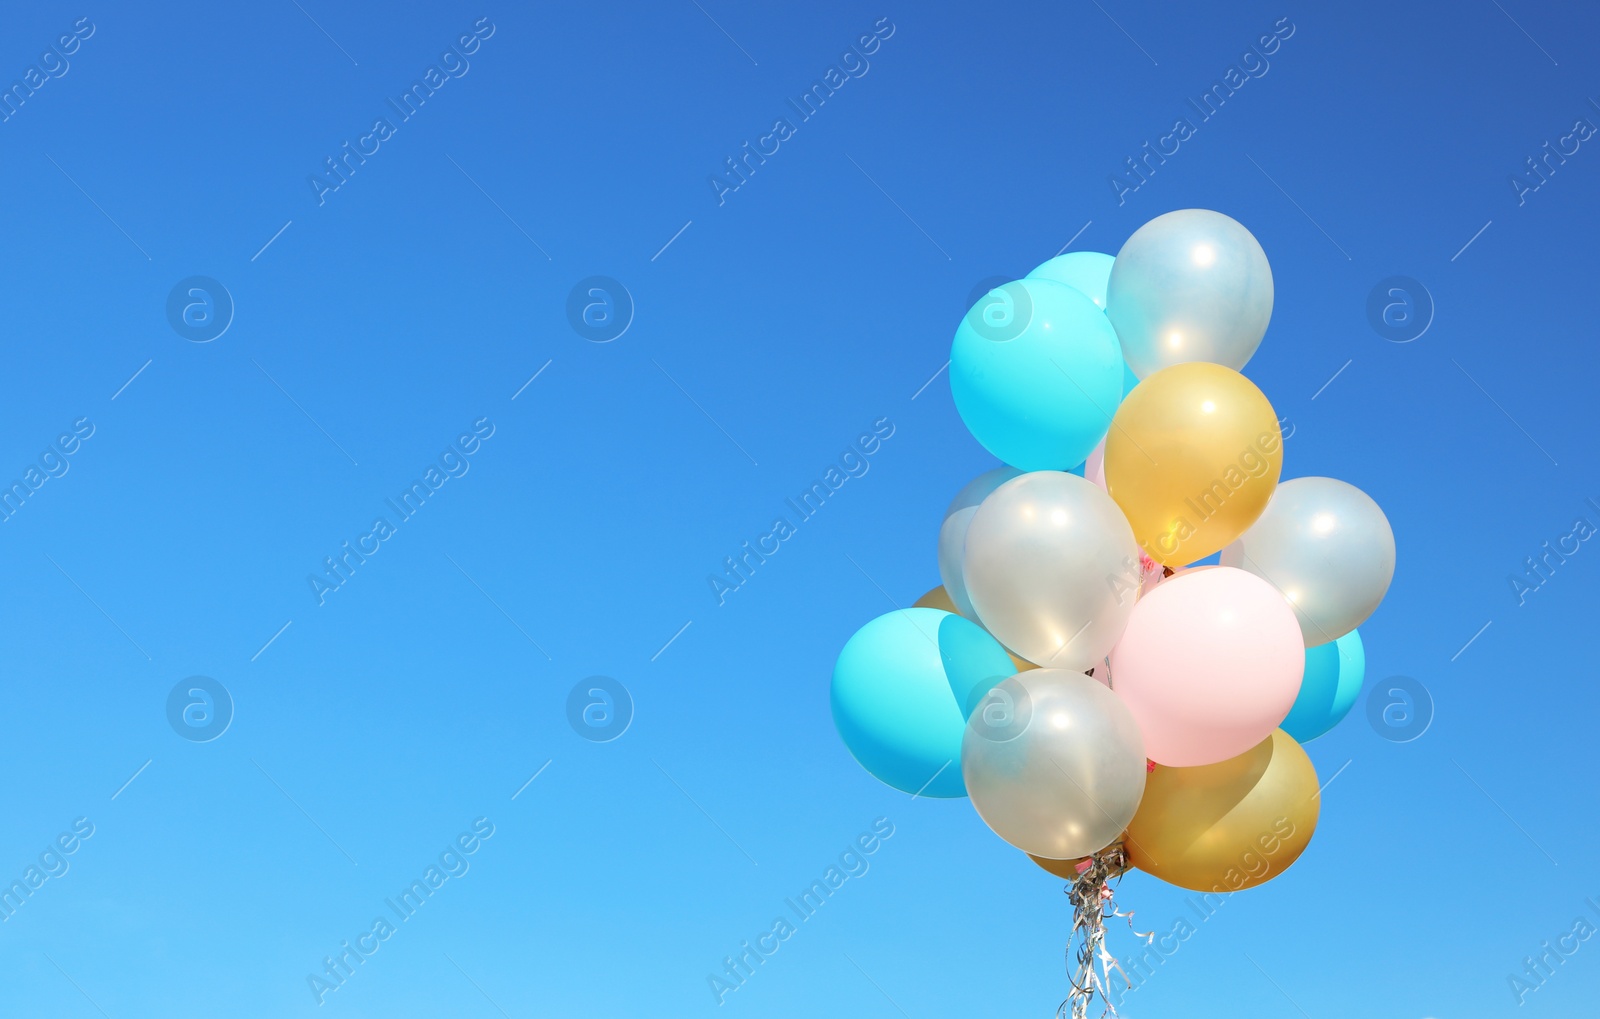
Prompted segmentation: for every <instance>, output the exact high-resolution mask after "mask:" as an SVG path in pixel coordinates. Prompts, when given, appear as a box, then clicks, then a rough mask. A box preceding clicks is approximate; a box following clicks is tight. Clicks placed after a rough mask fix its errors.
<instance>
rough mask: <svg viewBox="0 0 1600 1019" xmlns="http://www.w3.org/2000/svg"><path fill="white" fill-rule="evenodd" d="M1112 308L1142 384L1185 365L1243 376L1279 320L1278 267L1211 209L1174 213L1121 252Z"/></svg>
mask: <svg viewBox="0 0 1600 1019" xmlns="http://www.w3.org/2000/svg"><path fill="white" fill-rule="evenodd" d="M1105 308H1106V316H1107V317H1108V318H1109V319H1110V320H1111V324H1112V325H1113V326H1115V327H1116V330H1117V338H1118V339H1119V340H1121V342H1122V356H1123V357H1124V358H1125V359H1126V360H1127V362H1128V365H1129V366H1130V367H1131V368H1133V370H1134V372H1135V373H1136V374H1137V375H1138V376H1139V377H1140V378H1141V379H1147V378H1149V377H1150V376H1151V375H1153V374H1155V373H1156V372H1158V371H1160V370H1161V369H1162V368H1166V367H1169V366H1171V365H1175V364H1182V363H1183V362H1185V361H1210V362H1212V363H1214V364H1220V365H1225V366H1226V367H1229V368H1232V369H1233V370H1234V371H1238V370H1239V369H1241V368H1243V367H1244V366H1245V362H1247V361H1249V360H1250V355H1252V354H1254V353H1255V352H1256V348H1257V347H1259V346H1260V345H1261V337H1262V336H1263V335H1265V333H1266V331H1267V320H1268V319H1269V318H1271V317H1272V268H1271V267H1270V266H1268V265H1267V255H1266V252H1264V251H1262V250H1261V245H1260V244H1258V243H1257V242H1256V239H1255V237H1253V236H1251V234H1250V231H1248V230H1246V229H1245V228H1244V227H1243V226H1241V225H1240V224H1239V223H1238V222H1236V221H1235V220H1233V219H1230V218H1228V217H1227V216H1224V215H1223V214H1222V213H1220V212H1211V211H1209V210H1207V209H1183V210H1180V211H1178V212H1169V213H1167V214H1166V215H1164V216H1157V217H1156V218H1155V219H1152V220H1151V221H1150V222H1148V223H1146V224H1145V225H1144V226H1142V227H1140V228H1139V229H1138V230H1135V231H1134V234H1133V236H1132V237H1129V238H1128V242H1127V243H1126V244H1124V245H1123V246H1122V250H1121V251H1119V252H1117V257H1116V261H1115V263H1114V264H1113V266H1112V269H1111V279H1110V281H1109V283H1108V284H1107V287H1106V304H1105Z"/></svg>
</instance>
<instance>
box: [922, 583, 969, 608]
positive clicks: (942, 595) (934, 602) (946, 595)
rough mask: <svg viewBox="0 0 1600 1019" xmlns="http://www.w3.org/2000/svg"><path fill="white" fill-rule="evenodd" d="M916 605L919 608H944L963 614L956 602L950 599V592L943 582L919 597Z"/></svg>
mask: <svg viewBox="0 0 1600 1019" xmlns="http://www.w3.org/2000/svg"><path fill="white" fill-rule="evenodd" d="M915 607H916V608H919V609H943V610H944V611H946V612H954V613H955V614H956V615H958V616H959V615H961V610H960V609H958V608H956V603H955V602H953V601H951V600H950V592H949V591H946V590H945V589H944V585H943V584H940V585H939V586H938V587H936V588H934V589H933V590H932V591H929V592H928V593H927V594H925V595H923V596H922V597H921V598H918V599H917V603H916V606H915Z"/></svg>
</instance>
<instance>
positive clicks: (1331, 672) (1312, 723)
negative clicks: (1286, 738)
mask: <svg viewBox="0 0 1600 1019" xmlns="http://www.w3.org/2000/svg"><path fill="white" fill-rule="evenodd" d="M1366 673H1367V652H1366V649H1365V648H1363V647H1362V646H1361V635H1360V634H1358V633H1357V632H1356V631H1354V630H1351V631H1350V632H1349V633H1347V634H1345V635H1344V636H1343V637H1340V638H1339V639H1338V640H1335V641H1330V642H1329V643H1326V644H1318V645H1317V646H1316V647H1311V648H1306V674H1305V678H1304V679H1303V680H1301V682H1300V696H1298V697H1296V698H1295V700H1294V707H1292V708H1290V709H1289V717H1287V718H1285V719H1284V720H1283V723H1282V724H1281V725H1279V726H1278V728H1280V729H1282V730H1283V731H1284V732H1286V733H1288V734H1289V735H1290V736H1293V737H1294V739H1295V742H1296V743H1306V742H1308V741H1310V740H1314V739H1316V738H1317V737H1318V736H1321V735H1322V734H1323V733H1325V732H1327V731H1328V730H1329V729H1332V728H1333V727H1334V726H1336V725H1338V724H1339V720H1340V719H1342V718H1344V716H1345V715H1347V714H1349V713H1350V708H1351V706H1353V705H1354V704H1355V702H1356V698H1357V697H1358V696H1360V694H1361V681H1362V679H1364V678H1365V677H1366Z"/></svg>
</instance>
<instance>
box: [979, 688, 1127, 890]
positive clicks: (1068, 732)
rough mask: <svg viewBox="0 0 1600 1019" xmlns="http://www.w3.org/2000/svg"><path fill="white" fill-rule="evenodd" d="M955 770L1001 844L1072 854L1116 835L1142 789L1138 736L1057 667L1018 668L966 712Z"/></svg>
mask: <svg viewBox="0 0 1600 1019" xmlns="http://www.w3.org/2000/svg"><path fill="white" fill-rule="evenodd" d="M961 776H962V779H963V780H964V781H965V783H966V787H967V795H969V796H970V797H971V798H972V805H973V807H975V808H976V809H977V811H978V816H979V817H982V818H983V820H984V823H985V824H987V825H988V826H989V827H990V828H992V829H994V833H995V834H996V835H999V836H1000V837H1001V838H1003V839H1005V840H1006V841H1007V842H1009V843H1011V844H1012V845H1013V846H1016V847H1017V848H1018V849H1021V850H1022V851H1023V852H1027V853H1032V854H1033V855H1034V856H1040V857H1044V858H1045V859H1049V860H1070V859H1073V858H1075V857H1079V856H1087V855H1089V854H1090V853H1094V852H1098V851H1100V850H1101V849H1104V848H1105V847H1106V846H1108V845H1110V844H1111V843H1112V842H1114V841H1116V839H1117V837H1118V836H1120V835H1121V834H1122V832H1123V831H1124V830H1125V829H1126V828H1127V827H1128V823H1129V822H1130V821H1132V820H1133V815H1134V813H1135V812H1136V811H1137V810H1138V809H1139V800H1140V799H1141V798H1143V796H1144V782H1145V756H1144V738H1143V736H1141V735H1140V733H1139V725H1138V723H1137V722H1135V721H1134V718H1133V715H1132V714H1131V713H1130V712H1129V711H1128V709H1127V708H1126V707H1125V706H1124V705H1123V703H1122V701H1121V699H1120V698H1118V697H1117V695H1116V694H1115V693H1113V692H1111V690H1109V689H1107V688H1106V687H1105V686H1104V685H1102V684H1100V683H1097V682H1095V681H1094V680H1092V679H1090V678H1089V677H1088V676H1085V675H1083V674H1082V673H1078V672H1069V671H1066V670H1064V669H1032V670H1029V671H1028V672H1020V673H1018V674H1017V675H1015V676H1012V677H1011V678H1010V679H1007V680H1004V681H1002V682H1001V683H1000V684H999V685H997V686H995V687H993V688H991V689H990V690H989V692H988V693H987V694H986V695H985V696H984V699H983V701H982V702H980V703H979V705H978V707H977V709H976V710H975V711H973V713H972V714H971V716H969V717H968V719H967V731H966V733H965V735H963V737H962V739H961Z"/></svg>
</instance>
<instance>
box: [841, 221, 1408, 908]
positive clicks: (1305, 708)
mask: <svg viewBox="0 0 1600 1019" xmlns="http://www.w3.org/2000/svg"><path fill="white" fill-rule="evenodd" d="M1272 298H1273V287H1272V271H1271V269H1270V268H1269V266H1268V265H1267V258H1266V255H1265V253H1264V252H1263V251H1262V250H1261V245H1260V244H1259V243H1257V241H1256V239H1255V237H1254V236H1252V235H1251V233H1250V232H1249V231H1248V230H1246V229H1245V228H1244V227H1243V226H1242V225H1240V224H1239V223H1237V222H1236V221H1234V220H1233V219H1231V218H1229V217H1227V216H1224V215H1222V214H1221V213H1217V212H1210V211H1207V210H1203V209H1187V210H1182V211H1178V212H1170V213H1167V214H1166V215H1163V216H1160V217H1157V218H1156V219H1154V220H1151V221H1150V222H1149V223H1146V224H1145V225H1144V226H1142V227H1140V228H1139V229H1138V231H1136V232H1135V233H1134V234H1133V236H1132V237H1130V238H1129V239H1128V241H1127V243H1126V244H1124V245H1123V246H1122V250H1121V251H1119V252H1118V253H1117V255H1116V256H1115V257H1114V258H1113V257H1112V256H1111V255H1105V254H1097V253H1092V252H1073V253H1070V254H1065V255H1060V256H1057V257H1055V258H1052V259H1051V260H1049V261H1048V262H1045V263H1044V264H1043V265H1041V266H1039V267H1038V268H1037V269H1035V270H1033V272H1031V273H1029V274H1028V276H1027V278H1025V279H1021V280H1017V281H1015V282H1011V283H1007V284H1005V285H1004V286H1002V287H999V288H997V289H995V290H992V291H990V292H989V293H988V294H987V295H986V296H985V297H983V298H982V299H981V300H980V301H979V302H978V304H977V305H976V306H974V307H973V308H972V309H971V310H970V311H969V312H968V313H967V314H966V315H965V316H964V317H963V319H962V321H961V324H960V326H959V327H958V328H957V329H956V334H955V340H954V342H953V344H952V347H951V353H950V387H951V390H952V393H953V395H954V398H955V405H956V409H957V411H958V412H959V413H960V415H961V418H962V421H963V422H964V423H965V424H966V426H967V428H968V429H969V430H970V431H971V432H972V434H973V436H974V437H975V438H976V439H977V440H978V442H979V443H981V444H982V445H983V447H984V448H985V449H987V450H988V451H989V452H991V453H993V454H994V455H995V456H996V457H997V458H998V459H999V460H1000V461H1001V462H1002V463H1003V464H1005V465H1006V466H1002V467H998V468H996V469H994V470H991V471H988V472H987V473H985V474H982V475H980V476H979V477H977V478H974V479H973V480H972V481H971V482H969V483H968V484H967V485H966V486H965V487H964V488H962V489H961V491H960V492H959V493H957V495H956V497H955V499H954V500H953V501H952V502H951V503H950V507H949V509H948V510H947V511H946V514H945V518H944V522H943V525H942V526H941V528H940V531H939V541H938V563H939V575H940V577H941V579H942V580H943V584H942V586H940V587H937V588H935V589H934V590H932V591H929V592H928V593H927V594H926V595H924V596H923V597H922V598H921V599H920V600H919V601H918V602H917V603H916V607H914V608H909V609H901V610H898V611H895V612H891V613H889V614H887V615H885V616H882V617H879V618H878V619H875V620H873V621H872V622H870V623H868V624H867V625H866V626H864V627H862V628H861V629H860V630H859V631H858V632H857V633H856V634H855V635H854V636H853V637H851V638H850V640H849V642H848V643H847V644H846V645H845V647H844V650H843V651H842V652H841V653H840V655H839V659H838V664H837V665H836V666H835V669H834V674H833V686H832V703H833V717H834V721H835V723H836V724H837V726H838V729H839V732H840V735H841V736H842V737H843V739H844V742H845V745H846V746H848V747H849V749H850V751H851V753H852V754H854V756H855V757H856V759H857V760H858V761H860V762H861V764H862V765H863V766H864V767H866V769H867V770H868V771H870V772H871V773H872V774H873V775H875V776H877V777H878V778H879V779H881V780H883V781H884V782H886V783H888V784H889V785H891V786H894V787H895V788H897V789H902V790H905V791H907V792H911V793H916V794H920V795H924V796H943V797H958V796H962V795H966V796H970V797H971V800H972V804H973V806H974V807H975V808H976V809H977V812H978V814H979V816H980V817H982V818H983V820H984V821H985V822H986V823H987V824H988V825H989V827H990V828H992V829H993V830H994V832H995V833H996V834H997V835H999V836H1000V837H1001V838H1003V839H1005V840H1006V841H1007V842H1009V843H1011V844H1012V845H1013V846H1016V847H1017V848H1018V849H1021V850H1023V851H1024V852H1026V853H1028V854H1029V855H1031V856H1032V857H1033V858H1034V860H1035V862H1037V863H1038V864H1039V865H1040V866H1042V867H1044V868H1045V869H1047V870H1049V871H1051V872H1052V873H1055V874H1058V875H1061V876H1064V877H1067V878H1068V879H1074V878H1075V877H1076V876H1078V875H1081V874H1083V873H1085V872H1087V871H1090V870H1091V869H1093V870H1094V873H1096V874H1099V873H1101V872H1102V871H1103V870H1104V868H1103V867H1101V868H1098V869H1094V868H1092V866H1091V865H1092V864H1095V863H1096V862H1097V861H1099V862H1104V860H1106V859H1108V858H1110V857H1109V855H1108V854H1112V853H1115V854H1117V855H1116V858H1117V859H1118V860H1119V861H1125V865H1126V866H1131V867H1134V868H1137V869H1139V870H1143V871H1146V872H1148V873H1150V874H1152V875H1154V876H1155V877H1158V878H1161V879H1162V880H1165V881H1169V882H1171V883H1173V884H1176V885H1179V886H1181V887H1184V888H1189V889H1195V890H1198V891H1203V892H1213V891H1215V892H1224V893H1226V892H1232V891H1236V890H1238V889H1240V888H1245V887H1250V886H1252V885H1258V884H1261V883H1262V882H1265V881H1267V880H1269V879H1271V878H1272V877H1275V876H1276V875H1278V874H1280V873H1282V872H1283V871H1284V870H1285V869H1286V868H1287V867H1288V866H1289V865H1290V864H1292V863H1293V862H1294V861H1295V859H1296V858H1298V857H1299V855H1300V854H1301V852H1302V851H1303V850H1304V849H1305V847H1306V844H1307V842H1308V841H1309V840H1310V838H1311V834H1312V831H1313V829H1314V828H1315V826H1316V821H1317V807H1318V795H1317V792H1318V784H1317V776H1316V773H1315V771H1314V770H1313V769H1312V766H1311V762H1310V760H1309V759H1308V758H1307V756H1306V753H1305V751H1304V750H1302V749H1301V746H1300V744H1301V743H1303V742H1305V741H1307V740H1310V739H1312V738H1315V737H1316V736H1319V735H1321V734H1322V733H1324V732H1326V731H1327V730H1328V729H1330V728H1332V727H1333V725H1335V724H1336V723H1337V722H1338V721H1339V720H1340V719H1341V718H1343V717H1344V715H1345V714H1346V713H1347V712H1348V711H1349V710H1350V708H1351V706H1352V705H1353V704H1354V702H1355V699H1356V696H1357V694H1358V693H1359V691H1360V688H1361V682H1362V676H1363V672H1364V668H1365V658H1364V654H1363V650H1362V646H1361V638H1360V637H1359V636H1358V634H1357V633H1356V627H1357V625H1359V624H1360V623H1361V622H1363V621H1364V620H1365V619H1366V618H1367V617H1368V616H1369V615H1370V614H1371V613H1372V611H1373V610H1374V609H1375V608H1376V607H1377V605H1378V602H1379V601H1380V600H1381V599H1382V598H1383V595H1384V593H1385V592H1386V591H1387V590H1388V587H1389V582H1390V580H1391V579H1392V577H1393V574H1394V562H1395V546H1394V535H1393V533H1392V532H1391V530H1390V528H1389V523H1388V521H1387V520H1386V519H1385V517H1384V515H1383V512H1382V510H1380V509H1379V508H1378V506H1377V504H1376V503H1374V502H1373V501H1372V499H1370V498H1369V497H1368V496H1367V495H1366V494H1365V493H1363V492H1362V491H1360V490H1359V489H1357V488H1355V487H1353V486H1351V485H1349V484H1346V483H1344V482H1342V481H1336V480H1334V479H1332V478H1319V477H1307V478H1296V479H1293V480H1289V481H1281V482H1280V475H1281V474H1282V470H1283V437H1282V434H1281V433H1280V431H1279V424H1278V416H1277V414H1276V412H1274V410H1273V408H1272V405H1271V404H1270V403H1269V402H1268V401H1267V398H1266V396H1265V395H1263V394H1262V392H1261V390H1260V389H1258V388H1256V386H1255V384H1254V383H1252V382H1251V381H1250V380H1249V379H1247V378H1245V377H1244V376H1243V375H1241V374H1240V369H1242V368H1243V367H1244V366H1245V364H1246V362H1248V361H1249V360H1250V357H1251V355H1253V354H1254V353H1255V351H1256V348H1257V347H1258V346H1259V345H1260V343H1261V339H1262V336H1263V335H1264V334H1265V332H1266V329H1267V320H1268V319H1269V318H1270V316H1271V313H1272ZM1217 553H1220V557H1218V559H1217V561H1216V563H1215V564H1214V565H1213V564H1201V563H1200V561H1201V560H1207V559H1209V558H1210V557H1213V556H1214V555H1216V554H1217ZM1117 869H1118V868H1113V870H1117Z"/></svg>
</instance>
